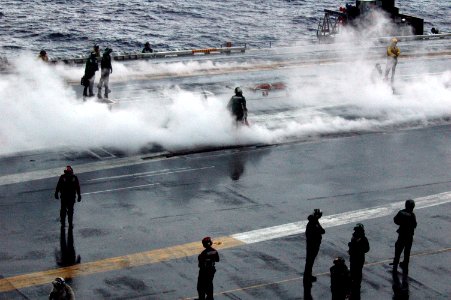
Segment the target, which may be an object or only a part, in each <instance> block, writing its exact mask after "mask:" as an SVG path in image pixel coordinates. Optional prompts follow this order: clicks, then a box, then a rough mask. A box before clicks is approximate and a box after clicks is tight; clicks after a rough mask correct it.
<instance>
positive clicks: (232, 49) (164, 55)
mask: <svg viewBox="0 0 451 300" xmlns="http://www.w3.org/2000/svg"><path fill="white" fill-rule="evenodd" d="M245 51H246V47H245V46H244V47H225V48H205V49H191V50H177V51H159V52H152V53H126V54H121V55H115V56H113V57H112V59H113V60H115V61H127V60H141V59H158V58H168V57H181V56H195V55H213V54H232V53H244V52H245ZM87 59H88V58H87V57H83V58H53V59H51V60H50V62H52V63H59V62H63V63H66V64H83V63H85V62H86V60H87Z"/></svg>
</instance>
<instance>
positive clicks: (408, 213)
mask: <svg viewBox="0 0 451 300" xmlns="http://www.w3.org/2000/svg"><path fill="white" fill-rule="evenodd" d="M405 207H406V208H405V209H403V210H400V211H399V212H398V213H397V214H396V216H395V217H394V218H393V221H394V222H395V224H396V225H399V229H398V230H397V232H398V240H397V241H396V243H395V258H394V259H393V272H397V270H398V264H399V265H400V266H401V268H402V269H403V271H404V273H406V274H407V273H408V272H409V258H410V249H411V248H412V243H413V234H414V231H415V228H417V219H416V217H415V214H414V213H413V209H414V207H415V201H413V200H412V199H409V200H406V204H405ZM403 251H404V261H402V262H401V263H400V262H399V259H400V257H401V253H402V252H403Z"/></svg>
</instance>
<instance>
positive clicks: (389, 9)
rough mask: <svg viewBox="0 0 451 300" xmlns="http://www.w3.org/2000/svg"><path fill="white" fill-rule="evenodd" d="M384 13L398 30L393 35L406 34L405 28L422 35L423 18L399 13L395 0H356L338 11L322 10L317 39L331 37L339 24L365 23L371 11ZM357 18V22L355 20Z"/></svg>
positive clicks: (337, 30) (338, 27)
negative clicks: (322, 15)
mask: <svg viewBox="0 0 451 300" xmlns="http://www.w3.org/2000/svg"><path fill="white" fill-rule="evenodd" d="M377 10H379V11H381V12H383V13H384V14H386V15H387V16H388V17H389V18H390V19H391V20H392V23H393V24H395V25H396V28H397V29H398V32H393V34H394V35H406V30H409V31H411V34H413V35H423V31H424V20H423V19H421V18H418V17H414V16H409V15H404V14H400V13H399V8H397V7H396V6H395V0H356V2H355V5H350V4H346V7H340V10H339V11H333V10H329V9H325V10H324V17H323V18H321V19H320V21H319V24H318V29H317V31H316V35H317V37H318V39H319V40H322V39H329V38H333V37H334V36H335V35H336V34H338V33H339V32H340V27H341V26H348V25H350V26H355V27H357V26H359V23H360V22H363V23H365V18H366V17H367V16H369V15H371V12H373V11H377ZM357 20H358V22H357Z"/></svg>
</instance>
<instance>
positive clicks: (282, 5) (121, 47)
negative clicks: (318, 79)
mask: <svg viewBox="0 0 451 300" xmlns="http://www.w3.org/2000/svg"><path fill="white" fill-rule="evenodd" d="M348 3H352V2H351V1H348ZM344 4H345V1H334V0H324V1H314V0H266V1H242V0H229V1H223V0H209V1H204V0H191V1H182V0H175V1H174V0H172V1H168V0H159V1H151V0H147V1H146V0H128V1H119V0H96V1H91V0H27V1H23V0H1V1H0V24H1V27H0V56H3V57H11V56H17V55H18V53H20V52H22V51H24V50H27V51H32V52H35V53H38V52H39V50H41V49H45V50H47V52H48V53H49V55H50V56H76V55H85V54H86V51H89V49H91V47H92V45H93V44H95V43H97V44H99V45H101V47H102V48H105V47H110V48H113V49H114V50H115V51H116V52H134V51H139V50H141V48H142V46H143V44H144V42H146V41H149V42H150V43H151V44H152V45H153V47H154V48H155V49H159V50H173V49H187V48H188V49H189V48H196V47H217V46H220V45H221V44H224V43H225V42H227V41H232V42H233V43H235V44H240V43H248V44H249V43H250V44H258V43H262V44H266V45H267V44H268V42H269V41H272V43H273V44H275V45H277V44H290V43H292V42H294V41H313V40H315V34H316V29H317V25H318V22H319V19H320V18H321V17H322V16H323V9H324V8H328V9H334V10H336V9H337V8H338V7H339V6H344ZM396 5H397V7H399V8H400V11H401V13H405V14H410V15H414V16H418V17H422V18H424V19H425V31H429V30H430V28H431V27H438V28H439V29H440V30H441V31H442V32H450V31H451V24H450V22H449V16H450V13H451V2H450V1H444V0H425V1H407V0H402V1H401V0H399V1H397V2H396Z"/></svg>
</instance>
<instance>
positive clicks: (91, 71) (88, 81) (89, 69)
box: [82, 51, 99, 97]
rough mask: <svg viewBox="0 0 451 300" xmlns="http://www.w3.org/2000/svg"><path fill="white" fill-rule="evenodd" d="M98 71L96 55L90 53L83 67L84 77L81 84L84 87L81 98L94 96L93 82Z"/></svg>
mask: <svg viewBox="0 0 451 300" xmlns="http://www.w3.org/2000/svg"><path fill="white" fill-rule="evenodd" d="M98 70H99V63H98V61H97V53H96V52H95V51H93V52H91V55H90V56H89V58H88V60H87V61H86V66H85V75H84V76H83V78H82V84H83V85H84V87H85V88H84V89H83V96H84V97H93V96H94V91H93V90H94V80H95V76H96V72H97V71H98ZM88 88H89V95H88Z"/></svg>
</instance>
